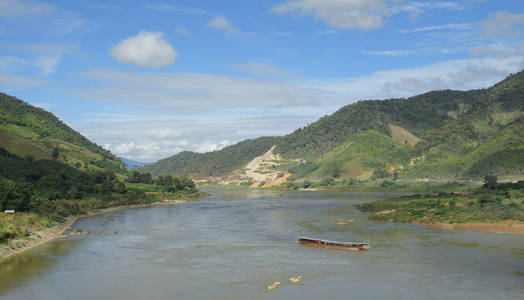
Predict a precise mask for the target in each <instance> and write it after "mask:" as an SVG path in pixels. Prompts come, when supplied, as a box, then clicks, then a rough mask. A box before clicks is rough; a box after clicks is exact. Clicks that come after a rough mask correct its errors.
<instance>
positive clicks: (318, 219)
mask: <svg viewBox="0 0 524 300" xmlns="http://www.w3.org/2000/svg"><path fill="white" fill-rule="evenodd" d="M209 192H210V193H211V194H212V195H211V196H209V197H206V198H205V199H203V200H201V201H199V202H193V203H186V204H182V205H179V206H173V207H156V208H147V209H134V210H126V211H119V212H114V213H108V214H105V215H101V216H97V217H93V218H89V219H82V220H80V221H79V222H77V223H76V224H75V225H74V228H78V229H81V230H90V231H96V232H100V231H102V232H105V233H106V235H105V236H79V237H72V238H68V239H65V240H56V241H53V242H51V243H48V244H46V245H43V246H41V247H37V248H35V249H33V250H30V251H28V252H26V253H23V254H21V255H18V256H15V257H13V258H11V259H8V260H6V261H4V262H1V263H0V298H5V299H386V298H387V299H524V275H523V274H524V235H509V234H496V233H483V232H475V231H458V230H457V231H443V230H439V229H433V228H427V227H420V226H414V225H402V224H391V223H373V222H369V221H367V216H366V214H363V213H362V212H360V211H358V210H357V209H355V208H353V206H352V205H353V204H355V203H363V202H368V201H374V200H377V199H383V198H385V197H388V196H391V194H384V193H374V194H373V193H372V194H337V193H325V192H274V191H264V190H220V189H213V190H209ZM340 218H344V219H353V222H352V223H350V224H348V225H335V224H333V223H332V222H333V221H334V220H336V219H340ZM115 231H117V232H118V234H115ZM299 236H309V237H318V238H323V239H330V240H340V241H353V240H367V239H368V237H369V238H370V239H371V247H372V249H371V250H370V251H367V252H355V251H344V250H332V249H321V248H312V247H306V246H300V245H299V244H298V243H297V237H299ZM297 275H302V276H303V279H302V281H301V282H300V283H298V284H291V283H289V281H288V279H289V278H290V277H294V276H297ZM274 281H280V282H282V285H280V286H279V287H278V288H277V289H276V290H275V291H268V290H267V288H266V286H267V285H268V284H271V283H273V282H274Z"/></svg>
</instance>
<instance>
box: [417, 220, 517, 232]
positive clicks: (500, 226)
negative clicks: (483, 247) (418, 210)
mask: <svg viewBox="0 0 524 300" xmlns="http://www.w3.org/2000/svg"><path fill="white" fill-rule="evenodd" d="M411 224H414V225H420V226H426V227H432V228H438V229H446V230H453V229H461V230H476V231H483V232H496V233H513V234H524V222H521V221H504V222H496V223H464V224H456V223H455V224H448V223H419V222H412V223H411Z"/></svg>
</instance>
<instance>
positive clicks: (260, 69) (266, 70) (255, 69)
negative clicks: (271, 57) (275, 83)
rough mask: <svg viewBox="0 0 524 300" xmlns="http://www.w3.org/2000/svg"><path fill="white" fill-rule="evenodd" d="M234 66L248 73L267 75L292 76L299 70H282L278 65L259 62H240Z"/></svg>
mask: <svg viewBox="0 0 524 300" xmlns="http://www.w3.org/2000/svg"><path fill="white" fill-rule="evenodd" d="M233 68H234V69H236V70H239V71H242V72H244V73H246V74H251V75H258V76H267V77H290V76H296V75H297V72H294V71H286V70H282V69H280V68H278V67H275V66H272V65H269V64H265V63H259V62H254V63H247V64H238V65H234V66H233Z"/></svg>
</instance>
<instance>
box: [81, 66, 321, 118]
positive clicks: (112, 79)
mask: <svg viewBox="0 0 524 300" xmlns="http://www.w3.org/2000/svg"><path fill="white" fill-rule="evenodd" d="M82 75H83V76H84V77H88V78H92V79H96V80H99V81H101V82H102V83H105V84H104V86H99V87H96V88H85V89H80V90H76V91H75V93H77V94H78V95H80V96H83V97H88V98H89V99H93V100H98V101H108V102H113V103H115V102H122V101H125V102H130V103H138V104H146V103H147V105H149V106H150V107H156V108H160V109H172V108H175V107H177V108H185V109H201V108H209V107H216V106H217V105H218V106H222V107H224V108H231V107H261V106H263V107H268V108H275V107H277V108H278V107H294V106H301V105H308V106H311V105H313V106H315V105H318V104H319V102H322V101H328V100H327V99H330V96H329V95H327V94H326V93H322V91H319V90H312V89H309V88H307V87H305V88H304V87H298V86H296V85H295V84H292V83H289V82H285V81H282V80H278V81H277V80H269V79H251V78H243V77H231V76H225V75H212V74H202V73H125V72H115V71H104V70H101V71H91V72H85V73H83V74H82Z"/></svg>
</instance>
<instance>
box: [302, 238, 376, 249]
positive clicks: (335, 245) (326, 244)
mask: <svg viewBox="0 0 524 300" xmlns="http://www.w3.org/2000/svg"><path fill="white" fill-rule="evenodd" d="M298 241H299V243H300V244H301V245H306V246H311V247H320V248H331V249H342V250H355V251H361V250H368V249H369V245H368V244H367V243H360V242H353V243H346V242H335V241H327V240H319V239H310V238H299V239H298Z"/></svg>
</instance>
